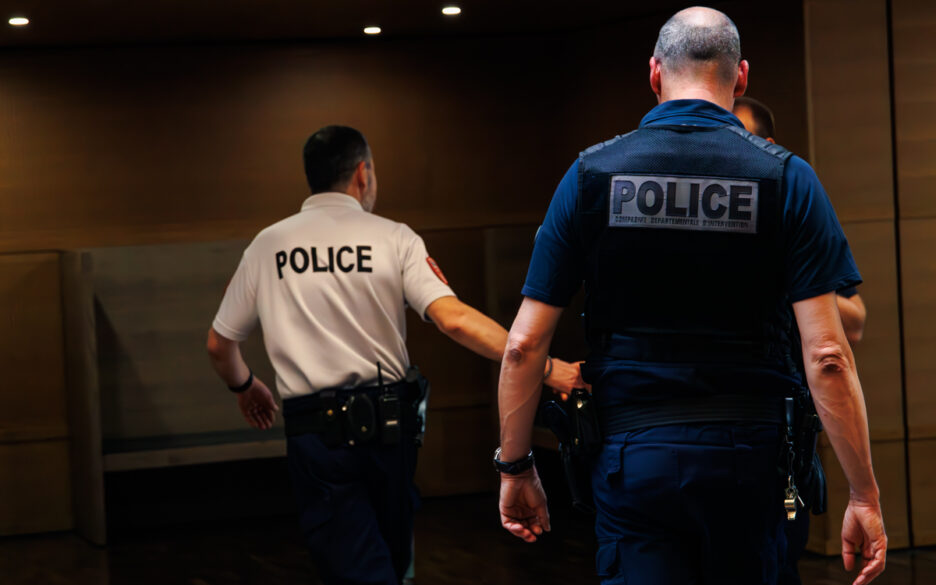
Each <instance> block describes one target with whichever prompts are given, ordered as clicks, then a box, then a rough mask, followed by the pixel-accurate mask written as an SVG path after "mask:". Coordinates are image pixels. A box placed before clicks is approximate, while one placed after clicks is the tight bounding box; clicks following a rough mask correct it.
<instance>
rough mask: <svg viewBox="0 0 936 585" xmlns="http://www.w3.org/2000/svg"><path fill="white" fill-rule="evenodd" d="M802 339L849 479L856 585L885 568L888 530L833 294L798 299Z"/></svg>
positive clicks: (849, 543) (849, 550)
mask: <svg viewBox="0 0 936 585" xmlns="http://www.w3.org/2000/svg"><path fill="white" fill-rule="evenodd" d="M793 310H794V312H795V314H796V322H797V325H798V326H799V329H800V333H801V335H802V339H803V363H804V364H805V367H806V379H807V382H808V383H809V389H810V391H811V392H812V396H813V400H814V402H815V404H816V411H817V412H818V413H819V417H820V418H821V419H822V424H823V426H824V427H825V430H826V433H827V434H828V435H829V439H830V440H831V442H832V447H833V448H834V449H835V454H836V456H837V457H838V460H839V462H840V463H841V465H842V469H843V470H844V472H845V477H846V478H847V479H848V485H849V488H850V492H851V493H850V498H849V502H848V508H847V509H846V511H845V519H844V522H843V525H842V557H843V560H844V563H845V569H846V570H851V569H852V568H853V567H854V566H855V556H857V555H860V556H861V559H862V563H861V566H862V571H861V573H860V574H859V575H858V578H857V579H856V580H855V585H865V584H866V583H869V582H870V581H871V580H872V579H874V578H875V577H877V576H878V575H879V574H880V573H881V572H882V571H883V570H884V563H885V558H886V555H887V535H886V534H885V533H884V521H883V518H882V515H881V504H880V501H879V499H880V492H879V491H878V485H877V482H876V481H875V478H874V471H873V469H872V467H871V446H870V442H869V439H868V414H867V411H866V410H865V403H864V395H863V394H862V392H861V384H860V383H859V381H858V373H857V370H856V369H855V359H854V356H853V354H852V351H851V347H849V345H848V341H847V340H846V339H845V331H844V330H843V329H842V322H841V318H840V316H839V313H838V310H837V308H836V300H835V294H834V293H828V294H825V295H822V296H818V297H814V298H811V299H806V300H803V301H799V302H797V303H794V304H793Z"/></svg>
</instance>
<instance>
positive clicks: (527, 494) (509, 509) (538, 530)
mask: <svg viewBox="0 0 936 585" xmlns="http://www.w3.org/2000/svg"><path fill="white" fill-rule="evenodd" d="M500 517H501V526H503V527H504V528H506V529H507V530H508V531H510V533H511V534H513V535H514V536H516V537H517V538H522V539H523V540H525V541H526V542H536V538H537V537H538V536H540V535H542V534H543V532H549V530H550V526H549V510H548V509H547V508H546V493H545V492H544V491H543V484H542V483H540V478H539V475H538V474H537V473H536V467H533V468H532V469H530V470H528V471H525V472H524V473H521V474H519V475H508V474H506V473H502V474H501V486H500Z"/></svg>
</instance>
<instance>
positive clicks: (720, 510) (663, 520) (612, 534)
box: [592, 424, 785, 585]
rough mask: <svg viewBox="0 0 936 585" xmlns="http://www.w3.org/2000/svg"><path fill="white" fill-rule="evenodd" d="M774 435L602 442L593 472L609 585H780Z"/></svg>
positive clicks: (600, 561)
mask: <svg viewBox="0 0 936 585" xmlns="http://www.w3.org/2000/svg"><path fill="white" fill-rule="evenodd" d="M779 438H780V432H779V428H778V426H767V425H750V426H744V425H733V424H692V425H672V426H660V427H655V428H649V429H642V430H638V431H633V432H626V433H621V434H617V435H612V436H610V437H607V438H606V439H605V442H604V445H603V447H602V450H601V451H600V452H599V453H598V455H597V456H596V460H595V463H594V465H593V466H592V482H593V487H594V494H595V504H596V507H597V510H598V514H597V519H596V524H595V530H596V533H597V536H598V547H599V549H598V555H597V568H598V574H599V575H600V576H601V578H602V583H603V584H604V585H622V584H627V585H661V584H666V585H682V584H693V585H695V584H699V585H701V584H718V585H722V584H724V585H732V584H737V585H757V584H768V585H774V584H775V583H776V582H777V573H778V570H779V561H780V560H781V559H779V558H778V557H780V556H782V551H783V550H784V548H785V543H784V537H783V526H782V523H783V521H784V512H783V489H782V484H781V481H780V477H779V474H778V471H777V462H778V455H779V452H780V443H779V440H780V439H779Z"/></svg>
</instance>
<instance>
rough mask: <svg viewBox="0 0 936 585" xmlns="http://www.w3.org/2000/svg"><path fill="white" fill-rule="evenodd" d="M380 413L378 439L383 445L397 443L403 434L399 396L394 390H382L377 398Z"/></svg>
mask: <svg viewBox="0 0 936 585" xmlns="http://www.w3.org/2000/svg"><path fill="white" fill-rule="evenodd" d="M378 404H379V408H378V414H379V415H380V440H381V442H382V443H383V444H384V445H398V444H399V443H400V440H401V438H402V436H403V432H402V429H401V428H400V427H401V425H402V424H403V419H402V416H401V414H402V413H401V409H400V397H399V396H398V395H397V393H396V392H393V391H384V392H381V393H380V398H379V399H378Z"/></svg>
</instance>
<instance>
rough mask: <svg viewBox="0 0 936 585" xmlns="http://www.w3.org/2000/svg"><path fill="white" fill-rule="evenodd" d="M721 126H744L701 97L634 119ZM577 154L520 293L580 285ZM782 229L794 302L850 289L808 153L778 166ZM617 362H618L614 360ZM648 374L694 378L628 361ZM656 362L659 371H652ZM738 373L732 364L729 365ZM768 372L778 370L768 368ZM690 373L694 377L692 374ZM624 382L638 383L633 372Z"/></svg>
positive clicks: (553, 297) (852, 268) (851, 279)
mask: <svg viewBox="0 0 936 585" xmlns="http://www.w3.org/2000/svg"><path fill="white" fill-rule="evenodd" d="M661 124H662V125H691V126H703V127H713V126H724V125H729V124H730V125H734V126H738V127H741V128H743V127H744V126H743V125H742V124H741V121H740V120H738V118H736V117H735V116H734V115H733V114H732V113H731V112H728V111H727V110H725V109H723V108H721V107H719V106H717V105H715V104H713V103H711V102H707V101H704V100H672V101H667V102H663V103H662V104H660V105H658V106H657V107H655V108H653V109H652V110H651V111H650V112H649V113H648V114H647V115H646V116H644V118H643V120H641V122H640V126H641V127H645V126H653V125H661ZM578 175H579V162H578V161H576V162H575V163H573V165H572V166H571V167H570V168H569V170H568V172H566V174H565V176H564V177H563V178H562V180H561V181H560V183H559V186H558V187H557V188H556V192H555V194H554V195H553V199H552V202H551V203H550V205H549V210H548V211H547V212H546V218H545V219H544V221H543V225H542V227H541V228H540V230H539V231H538V232H537V235H536V245H535V247H534V249H533V257H532V259H531V260H530V267H529V271H528V272H527V277H526V282H525V284H524V286H523V290H522V292H523V295H524V296H527V297H530V298H532V299H536V300H538V301H542V302H544V303H548V304H550V305H554V306H559V307H564V306H566V305H568V304H569V302H570V300H571V299H572V297H573V295H575V293H576V292H578V290H579V288H580V287H581V286H582V281H583V277H584V273H583V270H584V265H585V262H584V255H583V252H582V251H581V250H579V249H578V242H579V241H580V240H579V238H578V237H577V235H576V233H575V227H574V226H575V221H574V216H575V205H576V201H577V199H578V187H579V176H578ZM784 187H785V190H786V193H785V197H784V201H785V204H784V209H783V219H782V230H783V235H784V238H785V240H786V241H787V242H789V244H788V246H789V250H788V254H787V258H788V260H787V264H786V266H785V267H784V270H785V272H786V279H785V281H786V286H787V288H788V292H789V294H790V299H791V301H792V302H796V301H801V300H804V299H809V298H812V297H816V296H820V295H823V294H825V293H829V292H833V291H837V290H842V289H848V288H849V287H854V286H856V285H858V284H860V283H861V276H860V275H859V273H858V268H857V267H856V265H855V260H854V258H853V257H852V254H851V250H850V249H849V247H848V242H847V240H846V239H845V234H844V233H843V232H842V227H841V225H839V222H838V218H837V217H836V216H835V210H834V209H833V208H832V203H831V202H830V201H829V198H828V196H827V195H826V193H825V190H824V189H823V188H822V184H821V183H820V182H819V179H818V178H817V177H816V173H815V172H814V171H813V169H812V167H810V166H809V164H808V163H806V161H804V160H803V159H801V158H799V157H798V156H795V155H794V156H791V157H790V159H789V160H788V162H787V165H786V168H785V171H784ZM617 369H620V368H617ZM625 369H630V370H633V373H634V374H638V371H639V372H642V373H641V374H640V377H641V378H646V379H645V380H644V381H645V382H648V383H650V382H652V381H653V380H656V381H657V382H658V381H661V380H663V381H670V382H672V381H683V382H690V381H691V383H695V381H694V376H695V374H694V372H683V373H680V372H678V371H676V370H680V368H678V367H664V368H658V367H655V366H653V365H652V364H638V363H634V364H632V365H631V366H630V367H629V368H625ZM656 370H660V371H656ZM735 374H737V372H735ZM771 374H776V373H775V372H772V373H771ZM690 378H692V379H693V380H690ZM618 381H620V382H622V383H629V384H632V385H633V384H636V386H637V387H640V386H642V385H643V384H640V383H637V382H638V381H637V380H633V379H628V380H618Z"/></svg>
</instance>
